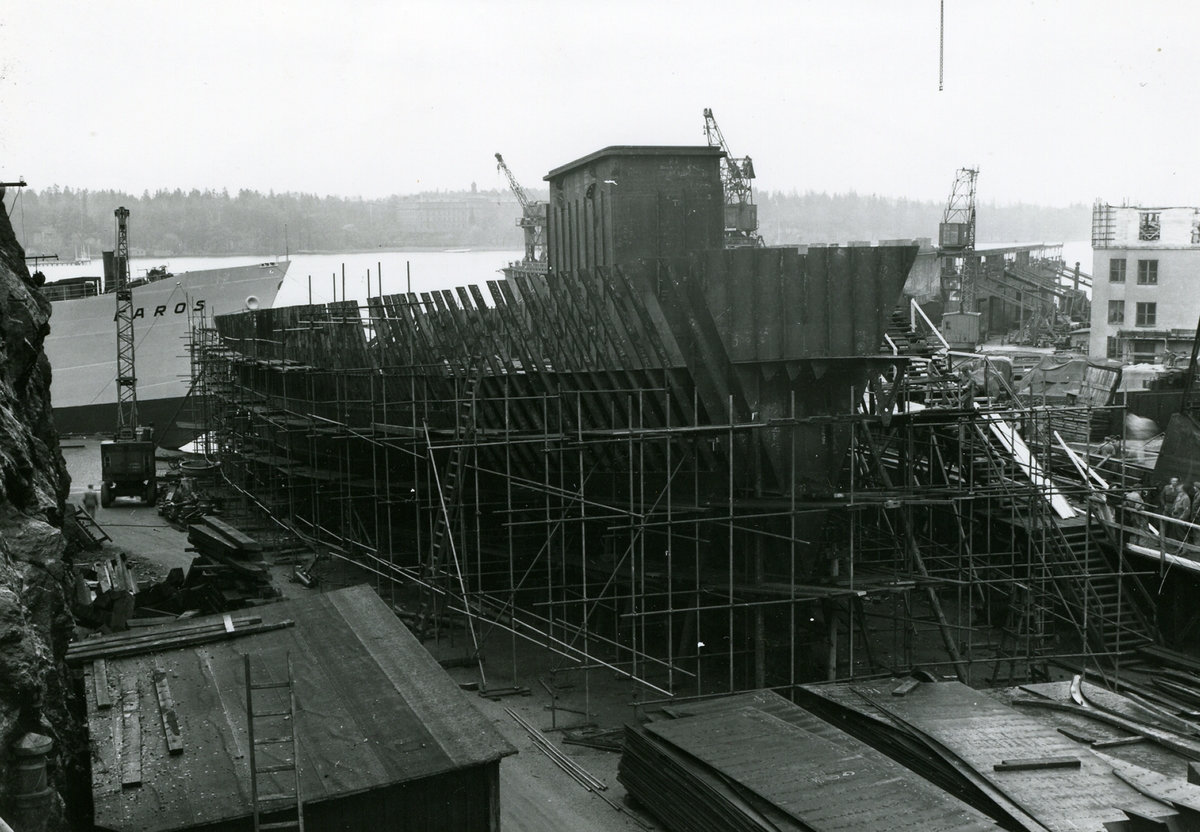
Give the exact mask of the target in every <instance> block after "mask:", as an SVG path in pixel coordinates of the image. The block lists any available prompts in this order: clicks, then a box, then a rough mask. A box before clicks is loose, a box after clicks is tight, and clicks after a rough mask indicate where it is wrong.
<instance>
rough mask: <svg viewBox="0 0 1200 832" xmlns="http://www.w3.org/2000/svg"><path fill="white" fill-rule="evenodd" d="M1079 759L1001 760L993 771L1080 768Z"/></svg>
mask: <svg viewBox="0 0 1200 832" xmlns="http://www.w3.org/2000/svg"><path fill="white" fill-rule="evenodd" d="M1081 765H1082V764H1081V762H1080V760H1079V758H1078V757H1029V758H1027V759H1023V760H1001V761H1000V762H998V763H996V764H995V765H993V766H992V770H993V771H1039V770H1041V769H1047V768H1080V767H1081Z"/></svg>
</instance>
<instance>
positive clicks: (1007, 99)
mask: <svg viewBox="0 0 1200 832" xmlns="http://www.w3.org/2000/svg"><path fill="white" fill-rule="evenodd" d="M945 7H946V22H945V88H944V90H943V91H941V92H939V90H938V9H939V4H938V0H891V1H890V2H889V1H887V0H878V1H877V2H867V1H866V0H862V1H861V2H846V0H821V2H801V0H789V1H788V2H732V0H729V2H705V0H660V1H659V2H656V1H655V0H606V2H571V0H554V1H553V2H552V1H551V0H487V2H484V1H483V0H460V1H459V2H454V0H438V1H436V2H435V0H427V2H401V0H381V1H380V2H369V1H368V0H330V2H325V0H231V1H230V2H226V0H202V2H193V1H192V0H187V1H186V2H185V0H155V1H154V2H141V0H124V2H110V1H109V0H86V2H84V1H83V0H81V1H80V2H69V1H68V0H36V2H33V1H32V0H31V1H29V2H22V1H21V0H10V2H7V3H5V4H4V5H3V10H2V11H0V181H11V180H14V179H16V178H17V177H18V176H24V177H25V178H26V179H27V181H28V182H29V185H30V186H31V187H35V188H39V189H41V188H45V187H49V186H51V185H55V184H57V185H61V186H70V187H73V188H89V189H104V188H112V189H119V190H124V191H129V192H134V193H137V194H140V193H141V192H142V191H143V190H144V189H148V190H150V191H152V192H153V191H155V190H158V189H161V188H166V189H175V188H183V189H185V190H189V189H192V188H199V189H201V190H203V189H206V188H213V189H218V190H219V189H221V188H228V189H229V190H230V191H231V192H236V191H237V190H239V189H242V188H248V189H254V190H260V191H267V190H268V189H274V190H275V191H305V192H315V193H317V194H321V195H326V194H333V195H341V196H363V197H366V198H378V197H383V196H387V195H389V194H395V193H412V192H415V191H420V190H432V189H437V188H440V189H458V188H465V187H469V186H470V184H471V182H473V181H474V182H476V183H478V186H479V187H480V188H494V187H504V186H505V185H504V182H503V180H502V179H500V177H499V175H498V174H497V172H496V166H495V161H494V159H493V154H494V153H495V152H497V151H500V152H501V153H503V154H504V157H505V160H506V161H507V162H508V163H509V165H510V167H511V168H512V169H513V171H514V172H515V173H516V175H517V177H518V179H520V180H521V181H522V182H523V183H525V184H527V185H530V186H534V185H536V186H539V187H540V186H541V185H542V184H543V183H542V181H541V179H542V177H543V176H544V175H545V174H546V172H547V171H549V170H550V169H552V168H554V167H557V166H559V165H561V164H563V163H565V162H569V161H571V160H573V159H575V158H578V157H580V156H582V155H585V154H587V153H590V152H591V151H593V150H597V149H599V148H601V147H605V146H607V145H614V144H703V143H704V141H705V139H704V134H703V117H702V112H703V109H704V108H705V107H711V108H713V110H714V112H715V114H716V117H717V119H718V121H719V123H720V126H721V128H722V130H723V131H724V133H725V137H726V139H727V140H728V142H729V144H730V147H731V149H732V151H733V152H734V154H736V155H739V156H740V155H750V156H752V157H753V159H754V163H755V168H756V171H757V173H758V181H757V183H756V184H757V187H758V189H759V190H762V189H766V190H784V191H787V190H792V189H796V190H798V191H801V192H803V191H806V190H814V191H828V192H844V191H849V190H854V191H857V192H859V193H874V194H880V195H884V196H907V197H911V198H915V199H933V200H937V201H943V200H944V199H945V198H946V196H947V195H948V193H949V190H950V185H951V182H952V181H953V178H954V172H955V170H956V169H957V168H959V167H963V166H974V165H978V166H979V167H980V169H981V172H980V176H979V184H978V189H979V198H980V199H982V200H985V201H987V200H992V199H994V200H996V201H999V202H1002V203H1004V202H1019V201H1023V202H1033V203H1040V204H1047V205H1067V204H1070V203H1073V202H1086V203H1090V202H1091V201H1092V200H1093V199H1095V198H1101V199H1104V200H1106V201H1109V202H1120V201H1122V200H1124V199H1129V200H1131V201H1132V202H1135V203H1141V204H1158V205H1200V192H1198V190H1197V185H1198V175H1200V142H1198V141H1197V139H1198V138H1200V131H1198V130H1197V121H1198V118H1197V108H1198V106H1200V46H1198V44H1200V3H1198V2H1196V0H1163V2H1154V1H1153V0H1136V2H1135V0H1119V2H1118V1H1116V0H1114V1H1113V2H1103V1H1102V0H1064V1H1063V2H1049V1H1048V0H1033V2H1029V0H1026V1H1025V2H999V0H978V2H970V1H969V0H945Z"/></svg>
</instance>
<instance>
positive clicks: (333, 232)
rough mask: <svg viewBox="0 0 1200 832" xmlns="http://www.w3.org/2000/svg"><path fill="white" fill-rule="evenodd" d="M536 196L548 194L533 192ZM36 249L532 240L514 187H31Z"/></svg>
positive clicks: (835, 213)
mask: <svg viewBox="0 0 1200 832" xmlns="http://www.w3.org/2000/svg"><path fill="white" fill-rule="evenodd" d="M531 196H532V197H533V198H535V199H545V198H546V193H545V192H544V191H543V192H541V193H538V192H537V191H536V190H534V191H532V193H531ZM756 201H757V202H758V216H759V226H760V229H759V230H760V233H761V234H762V237H763V239H764V241H765V242H766V243H767V244H768V245H785V244H803V243H848V242H852V241H856V240H868V241H878V240H890V239H912V238H917V237H935V236H936V235H937V226H938V223H939V222H940V220H941V216H942V210H943V209H942V206H941V205H940V204H938V203H935V202H928V201H927V202H922V201H918V200H909V199H900V198H888V197H879V196H874V195H870V196H866V195H861V194H856V193H853V192H851V193H846V194H832V195H831V194H825V193H813V192H808V193H796V192H791V193H782V192H778V191H775V192H770V193H765V194H759V195H758V198H757V200H756ZM4 204H5V209H6V210H7V211H8V212H9V214H10V216H11V219H12V223H13V226H14V228H15V229H16V231H17V235H18V238H19V239H20V240H21V242H22V244H23V245H24V246H25V250H26V253H27V255H41V256H48V255H58V257H59V259H72V258H74V257H75V256H76V255H77V254H79V253H83V252H87V253H90V254H91V255H92V256H96V255H98V254H99V252H100V251H102V250H104V249H111V248H112V246H113V242H114V239H115V221H114V219H113V211H114V210H115V209H116V208H117V207H118V206H124V207H126V208H128V209H129V210H130V212H131V217H130V221H129V222H130V225H129V228H130V232H129V234H130V248H131V249H132V250H133V251H134V253H135V254H145V255H161V256H170V255H223V254H269V255H278V254H283V253H284V252H285V250H287V251H291V252H293V253H297V252H305V251H307V252H338V251H363V250H368V249H376V248H388V249H404V248H425V247H428V248H439V247H455V248H459V247H462V248H510V249H519V248H521V246H522V245H523V238H522V233H521V231H520V229H519V228H517V226H516V220H517V218H518V217H519V216H520V213H521V209H520V205H519V204H518V203H517V201H516V199H515V198H514V197H513V195H512V194H511V193H510V192H508V191H498V190H490V191H477V190H475V189H474V188H472V189H471V190H463V191H441V192H431V193H422V194H411V195H405V196H392V197H389V198H387V199H383V200H364V199H358V198H345V197H334V196H324V197H323V196H318V195H316V194H304V193H279V194H277V193H274V192H270V193H266V194H263V193H259V192H257V191H249V190H242V191H239V192H238V193H237V194H230V193H229V192H228V191H225V190H222V191H212V190H208V191H199V190H193V191H190V192H187V193H185V192H183V191H180V190H175V191H165V190H161V191H157V192H155V193H153V194H151V193H149V192H148V191H147V192H144V193H143V194H142V195H141V196H140V197H138V196H134V195H132V194H126V193H121V192H119V191H88V190H74V189H71V188H59V187H57V186H55V187H52V188H47V189H43V190H40V191H38V190H35V189H31V188H25V189H22V190H21V191H20V192H16V193H14V192H12V191H10V192H9V194H8V195H7V196H6V197H5V200H4ZM1090 222H1091V208H1090V206H1087V205H1072V206H1068V207H1045V206H1039V205H1026V204H1015V205H1012V204H1010V205H997V204H995V203H983V204H980V205H979V206H978V207H977V241H978V242H980V243H1001V242H1018V241H1019V242H1047V243H1053V242H1066V241H1074V240H1086V239H1088V237H1089V233H1090Z"/></svg>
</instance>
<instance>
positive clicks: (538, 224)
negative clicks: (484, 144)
mask: <svg viewBox="0 0 1200 832" xmlns="http://www.w3.org/2000/svg"><path fill="white" fill-rule="evenodd" d="M496 162H497V165H496V169H497V170H499V171H503V172H504V175H505V176H506V177H507V178H508V187H509V188H511V189H512V192H513V195H514V196H516V198H517V202H519V203H521V216H520V217H519V218H518V219H517V225H518V226H519V227H520V228H521V230H523V231H524V232H525V259H524V260H523V261H522V265H524V266H536V265H537V264H543V265H544V264H545V262H546V214H547V209H548V208H549V204H548V203H545V202H538V201H536V200H534V199H532V198H531V197H530V196H529V194H527V193H525V189H524V188H522V187H521V184H520V183H519V182H517V177H515V176H513V173H512V171H511V170H509V169H508V165H506V164H504V157H503V156H501V155H500V154H499V153H497V154H496Z"/></svg>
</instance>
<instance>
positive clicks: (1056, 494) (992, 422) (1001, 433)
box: [980, 413, 1075, 520]
mask: <svg viewBox="0 0 1200 832" xmlns="http://www.w3.org/2000/svg"><path fill="white" fill-rule="evenodd" d="M980 415H981V416H982V417H983V420H984V421H985V422H987V424H988V427H989V428H991V431H992V435H994V436H995V437H996V438H997V439H999V440H1000V444H1001V445H1003V446H1004V447H1005V449H1006V450H1007V451H1008V452H1009V453H1010V454H1011V455H1012V458H1013V461H1014V462H1016V463H1017V465H1018V466H1019V467H1020V468H1021V470H1023V471H1024V472H1025V475H1026V476H1027V477H1029V480H1030V482H1032V483H1033V484H1034V486H1036V487H1037V488H1038V489H1039V490H1040V491H1041V492H1042V496H1043V497H1044V498H1045V500H1046V501H1047V502H1048V503H1050V506H1051V508H1053V509H1054V513H1055V514H1057V515H1058V516H1059V517H1061V518H1062V519H1063V520H1070V519H1071V518H1072V517H1075V509H1073V508H1071V504H1070V503H1068V502H1067V498H1066V497H1065V496H1063V493H1062V492H1061V491H1059V489H1058V488H1057V486H1055V485H1054V484H1053V483H1052V482H1051V480H1050V477H1049V475H1048V474H1046V473H1045V472H1044V471H1043V470H1042V466H1041V465H1039V464H1038V461H1037V460H1036V459H1034V458H1033V454H1032V453H1031V452H1030V450H1029V447H1028V446H1027V445H1026V444H1025V440H1024V439H1022V438H1021V437H1020V435H1019V434H1018V433H1017V430H1016V428H1014V427H1013V426H1012V425H1010V424H1009V423H1008V422H1006V421H1005V420H1004V419H1002V418H1001V417H1000V416H998V415H996V414H995V413H982V414H980Z"/></svg>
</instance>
